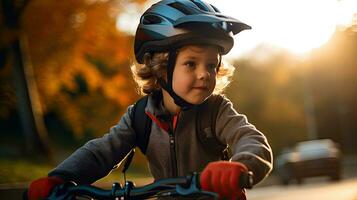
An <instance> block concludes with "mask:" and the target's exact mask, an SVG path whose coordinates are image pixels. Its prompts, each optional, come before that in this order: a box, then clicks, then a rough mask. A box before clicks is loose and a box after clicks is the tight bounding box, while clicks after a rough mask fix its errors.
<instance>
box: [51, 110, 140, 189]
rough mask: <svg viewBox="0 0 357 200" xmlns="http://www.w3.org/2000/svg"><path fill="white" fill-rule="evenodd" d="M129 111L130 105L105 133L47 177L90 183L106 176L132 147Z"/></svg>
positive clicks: (132, 131) (76, 152)
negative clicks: (117, 121) (115, 123)
mask: <svg viewBox="0 0 357 200" xmlns="http://www.w3.org/2000/svg"><path fill="white" fill-rule="evenodd" d="M131 109H132V106H130V107H129V108H128V111H127V112H126V113H125V114H124V115H123V117H122V118H121V120H120V121H119V123H118V124H117V125H115V126H113V127H112V128H111V129H110V131H109V133H107V134H105V135H104V136H103V137H101V138H97V139H93V140H90V141H89V142H87V143H86V144H85V145H83V146H82V147H80V148H79V149H77V150H76V151H75V152H74V153H73V154H72V155H71V156H69V157H68V158H67V159H65V160H64V161H63V162H62V163H61V164H59V165H58V166H57V167H56V168H55V169H54V170H52V171H51V172H50V173H49V174H48V175H49V176H59V177H61V178H63V179H64V180H67V181H74V182H76V183H78V184H91V183H93V182H95V181H96V180H98V179H100V178H102V177H104V176H106V175H107V174H108V173H110V171H111V170H112V169H114V168H115V167H116V165H117V164H118V163H119V162H120V161H121V160H122V159H123V158H124V157H125V156H126V155H127V154H128V153H129V151H130V150H131V149H132V148H133V147H134V146H135V142H134V141H135V132H134V130H133V129H132V127H131V120H130V116H129V113H130V111H131Z"/></svg>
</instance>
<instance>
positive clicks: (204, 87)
mask: <svg viewBox="0 0 357 200" xmlns="http://www.w3.org/2000/svg"><path fill="white" fill-rule="evenodd" d="M192 88H193V89H196V90H207V89H208V88H207V87H206V86H196V87H192Z"/></svg>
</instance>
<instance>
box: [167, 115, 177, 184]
mask: <svg viewBox="0 0 357 200" xmlns="http://www.w3.org/2000/svg"><path fill="white" fill-rule="evenodd" d="M170 121H171V123H169V124H170V126H169V127H170V129H169V135H170V137H169V138H170V154H171V167H172V177H173V178H174V177H177V174H178V172H177V160H176V150H175V145H176V141H175V134H174V132H175V131H174V128H173V125H172V120H170Z"/></svg>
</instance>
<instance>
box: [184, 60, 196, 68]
mask: <svg viewBox="0 0 357 200" xmlns="http://www.w3.org/2000/svg"><path fill="white" fill-rule="evenodd" d="M184 65H185V66H187V67H189V68H195V67H196V62H195V61H187V62H185V63H184Z"/></svg>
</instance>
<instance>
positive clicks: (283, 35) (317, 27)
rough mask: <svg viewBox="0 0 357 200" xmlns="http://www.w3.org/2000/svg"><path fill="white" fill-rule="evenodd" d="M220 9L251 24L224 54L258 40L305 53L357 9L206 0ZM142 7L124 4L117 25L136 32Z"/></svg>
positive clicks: (328, 1)
mask: <svg viewBox="0 0 357 200" xmlns="http://www.w3.org/2000/svg"><path fill="white" fill-rule="evenodd" d="M205 1H206V2H209V3H211V4H213V5H215V6H216V7H217V8H218V9H219V10H220V11H221V12H222V13H224V14H226V15H229V16H232V17H234V18H236V19H238V20H240V21H242V22H244V23H247V24H249V25H250V26H252V29H251V30H248V31H243V32H241V33H239V34H238V35H236V36H235V45H234V48H233V49H232V51H231V52H230V53H229V54H228V55H227V57H237V56H238V57H239V56H241V55H244V54H245V53H247V52H249V51H251V50H252V49H254V48H255V47H257V46H258V45H260V44H267V45H271V46H276V47H278V48H283V49H286V50H288V51H291V52H292V53H295V54H297V55H304V54H306V53H308V52H310V51H311V50H312V49H314V48H318V47H319V46H321V45H323V44H324V43H325V42H327V41H328V39H329V38H330V37H331V35H332V34H333V33H334V31H335V30H336V27H337V26H339V27H344V26H346V25H348V24H350V23H351V21H352V18H353V14H354V13H357V0H205ZM152 2H157V0H153V1H149V2H148V3H147V5H145V6H144V8H140V6H138V5H137V4H133V3H131V4H125V7H126V8H127V9H126V10H127V11H126V12H124V13H122V14H121V15H119V16H118V21H117V26H118V28H120V29H124V30H125V31H127V32H129V33H130V34H135V30H136V26H137V24H138V21H139V17H140V14H141V13H142V12H143V11H144V10H145V9H146V8H148V6H150V5H151V4H152Z"/></svg>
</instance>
